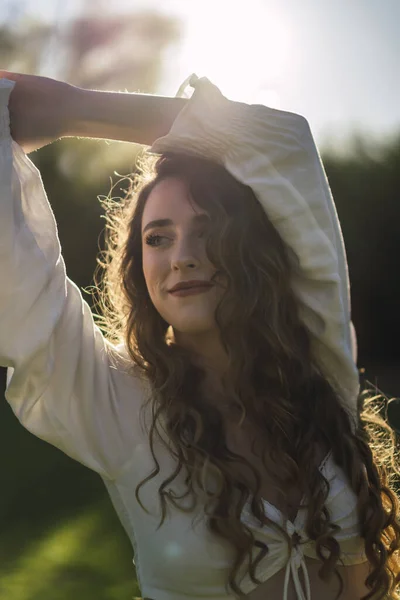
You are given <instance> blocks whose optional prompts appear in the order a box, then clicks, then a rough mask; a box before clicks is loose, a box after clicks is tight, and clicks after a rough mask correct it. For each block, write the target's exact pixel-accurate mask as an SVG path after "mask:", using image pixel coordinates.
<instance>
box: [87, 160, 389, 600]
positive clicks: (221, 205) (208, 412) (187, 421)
mask: <svg viewBox="0 0 400 600" xmlns="http://www.w3.org/2000/svg"><path fill="white" fill-rule="evenodd" d="M171 176H176V177H179V178H182V179H183V180H184V181H185V182H186V183H187V185H188V187H189V190H190V193H191V196H192V197H193V199H194V201H195V202H196V203H197V204H198V205H199V206H200V207H201V208H203V209H204V210H206V211H207V212H208V214H209V215H210V217H211V231H210V235H209V237H208V239H207V246H206V249H207V254H208V256H209V259H210V260H211V262H212V263H213V265H214V266H215V268H216V272H217V273H221V274H223V275H224V276H225V278H226V281H227V282H228V285H227V289H226V291H225V293H224V296H223V298H222V300H221V301H220V304H219V306H218V307H217V310H216V314H215V319H216V322H217V325H218V328H219V331H220V336H221V340H222V343H223V345H224V348H225V350H226V352H227V353H228V356H229V364H230V368H229V373H228V375H227V378H226V380H225V384H226V388H225V389H227V390H229V393H227V395H228V396H229V398H227V400H229V401H230V402H232V403H233V404H234V405H235V406H236V407H237V408H238V410H239V412H240V418H241V419H243V418H244V417H246V419H248V420H249V421H250V422H252V423H257V424H258V427H259V428H260V430H261V431H262V432H263V434H264V435H265V440H268V446H267V445H266V448H265V450H264V454H263V462H264V458H265V456H266V454H265V453H268V456H269V458H270V459H271V460H270V463H271V465H274V464H275V465H279V468H277V469H276V470H275V471H274V472H273V473H272V475H273V477H274V478H275V481H276V485H277V487H278V489H279V490H281V492H282V494H284V493H285V490H288V489H289V486H293V485H296V486H298V488H299V489H301V490H302V492H303V493H304V494H305V497H306V499H307V506H308V516H307V521H306V532H307V534H308V537H309V538H310V539H312V540H315V543H316V552H317V555H318V557H319V558H320V560H321V561H322V563H323V565H322V567H321V569H320V571H319V575H320V576H321V578H323V579H326V577H327V576H330V575H331V574H332V572H335V573H336V575H337V577H338V578H339V581H340V585H341V591H342V589H343V582H342V578H341V575H340V573H339V572H338V571H337V569H336V564H337V563H338V562H341V559H340V554H341V551H340V544H339V543H338V542H337V540H336V539H335V538H334V535H333V534H334V532H335V530H336V529H337V526H335V525H334V524H333V523H332V522H331V521H330V515H329V512H328V510H327V509H326V507H325V501H326V499H327V497H328V494H329V483H328V481H327V480H326V478H325V477H324V476H323V474H322V473H321V472H320V471H319V470H316V468H315V467H314V460H315V454H314V453H315V447H316V445H321V446H322V447H327V448H329V449H331V450H332V455H333V459H334V461H335V463H336V464H337V465H338V466H340V467H341V468H342V469H343V470H344V472H345V474H346V475H347V478H348V482H349V484H350V485H351V488H352V489H353V490H354V492H355V494H356V496H357V506H358V516H359V523H360V528H361V529H360V531H361V536H362V538H363V539H364V541H365V552H366V555H367V558H368V560H369V562H370V565H371V571H370V574H369V575H368V577H367V580H366V585H367V587H368V588H369V589H370V590H371V592H370V593H368V595H367V596H364V599H363V600H367V599H369V598H375V597H376V598H377V599H380V598H394V599H398V598H400V596H399V595H398V594H397V593H396V591H395V588H396V587H397V585H396V584H398V583H399V582H400V553H399V550H400V523H399V506H400V505H399V498H398V497H397V495H396V492H395V487H394V483H393V482H394V480H395V478H396V477H397V476H398V475H399V474H400V472H399V471H398V470H397V467H396V461H397V459H398V457H397V455H396V453H395V442H396V439H395V434H394V433H393V431H392V430H391V428H390V427H389V426H388V425H387V423H386V421H385V419H384V418H383V416H382V410H383V409H384V405H383V404H382V396H381V395H371V393H366V391H364V392H362V393H361V394H360V397H359V399H358V400H359V404H358V406H359V411H358V413H359V419H358V423H357V425H356V431H355V432H354V429H353V428H352V423H351V416H350V414H349V412H348V411H347V410H346V407H345V405H344V403H343V402H342V401H341V398H340V394H339V392H338V391H337V390H335V389H334V384H332V383H330V382H329V380H328V378H327V376H325V375H324V374H323V373H322V372H321V370H320V369H319V367H318V365H317V364H316V361H315V360H314V358H313V355H312V353H311V342H310V335H309V333H308V331H307V330H306V329H305V327H304V326H303V325H302V323H301V321H300V319H299V316H298V303H297V301H296V298H295V296H294V293H293V291H292V288H291V285H290V281H291V274H292V270H293V269H296V268H297V266H298V265H297V264H296V257H295V256H294V253H293V252H292V251H291V250H290V249H289V248H288V247H287V245H286V244H285V243H284V242H283V240H282V239H281V237H280V235H279V234H278V232H277V231H276V230H275V228H274V227H273V225H272V224H271V222H270V221H269V219H268V217H267V215H266V214H265V212H264V210H263V209H262V207H261V205H260V203H259V202H258V201H257V199H256V197H255V195H254V193H253V191H252V190H251V188H249V187H248V186H245V185H243V184H242V183H240V182H238V181H237V180H236V179H235V178H234V177H233V176H231V175H230V173H228V172H227V170H226V169H225V168H224V167H223V166H222V165H219V164H217V163H214V162H211V161H208V160H205V159H202V158H198V157H190V156H187V155H185V156H183V155H178V154H175V155H174V154H170V155H163V156H161V157H154V156H153V157H151V156H150V157H145V158H144V159H143V161H142V165H141V169H140V171H139V174H138V175H136V178H135V179H130V178H129V181H130V187H129V190H128V192H127V194H126V196H125V197H124V198H123V199H118V200H117V201H116V200H114V199H112V198H111V197H110V196H109V197H108V198H107V199H105V200H102V203H103V204H104V207H105V209H106V215H105V218H106V222H107V226H106V248H105V251H104V252H103V253H102V255H101V256H100V257H99V258H98V263H99V264H98V268H97V270H96V274H95V282H96V284H97V291H96V293H97V295H98V297H99V298H100V301H99V302H98V304H99V306H100V313H101V315H100V316H99V317H98V322H99V325H100V326H101V327H102V328H103V330H104V332H105V334H106V336H107V337H108V339H109V340H110V341H112V342H113V343H114V344H117V343H124V344H125V345H126V348H127V350H128V353H129V355H130V358H131V360H132V372H134V373H135V374H136V375H137V374H140V375H141V376H143V377H145V379H146V380H147V381H148V382H149V383H150V388H151V395H149V397H148V398H147V400H146V401H145V402H144V406H143V409H144V408H145V406H147V405H148V403H151V406H152V415H153V421H152V424H151V427H150V432H149V440H150V448H151V452H152V455H153V459H154V461H155V464H156V467H155V469H154V470H153V471H152V473H150V474H149V476H148V477H146V478H145V479H144V480H143V481H142V482H140V484H139V485H138V486H137V488H136V498H137V500H138V501H139V502H140V504H141V506H142V508H143V509H144V510H146V508H145V507H144V506H143V504H142V502H141V501H140V498H139V491H140V488H141V486H143V485H144V484H145V483H146V482H147V481H148V480H149V479H151V478H153V477H154V476H156V475H157V473H158V472H159V470H160V468H159V463H158V461H157V459H156V456H155V454H154V433H155V432H156V433H157V435H158V436H160V433H159V429H158V425H159V422H160V418H162V420H163V423H164V427H166V431H167V434H168V436H169V440H170V441H171V453H172V454H173V455H174V456H175V457H176V459H177V468H176V470H175V472H174V473H173V474H172V475H171V476H170V477H168V478H167V479H166V480H165V481H164V482H163V483H162V484H161V486H160V488H159V495H160V499H161V505H162V518H161V522H160V524H159V527H160V526H161V525H162V523H163V522H164V519H165V514H166V500H167V499H168V501H170V502H171V503H172V504H174V505H175V506H179V503H177V502H176V500H175V498H174V497H173V496H172V494H170V493H169V492H168V491H165V488H166V487H167V486H168V485H169V484H170V482H171V481H173V480H174V478H175V477H176V476H177V475H178V474H179V472H180V471H181V469H184V472H185V473H186V484H187V489H186V493H185V495H184V496H181V498H184V497H186V496H188V495H189V494H192V495H193V496H194V497H196V493H195V489H194V487H193V484H194V483H195V484H197V486H198V490H201V492H202V493H203V492H204V496H203V497H204V499H205V500H204V511H205V514H206V516H207V517H208V521H207V524H208V527H209V529H210V531H212V532H213V533H215V534H216V535H218V536H220V537H222V538H225V539H226V540H228V541H229V542H231V544H232V545H233V547H234V548H235V550H236V554H235V560H234V564H233V565H232V570H231V572H230V574H229V579H228V582H227V585H228V584H229V587H230V589H231V591H233V592H234V593H235V594H237V595H238V596H239V595H240V594H241V593H243V592H242V590H241V589H240V587H238V585H237V582H236V581H235V576H236V575H237V573H238V570H239V568H240V566H241V565H242V564H243V562H244V560H245V558H246V557H247V556H248V557H249V574H250V576H251V579H252V581H253V582H254V583H257V584H260V583H261V581H260V580H258V579H257V578H256V576H255V567H256V566H257V564H258V562H259V561H260V560H261V559H262V558H263V556H265V555H266V554H267V552H268V546H267V545H266V544H262V548H261V552H260V555H259V556H258V557H257V559H256V560H255V561H254V563H253V560H252V557H251V550H252V548H253V546H254V542H255V540H254V536H253V534H252V532H251V531H250V529H249V528H248V527H247V526H246V525H245V524H244V523H242V522H241V521H240V518H239V516H240V515H241V512H242V509H243V507H244V504H245V503H246V502H247V500H248V498H249V496H250V494H253V496H254V499H253V501H252V503H251V509H252V512H253V514H254V516H255V517H256V518H258V519H259V520H260V523H265V524H268V525H270V526H272V527H275V528H277V529H279V530H280V531H281V532H282V535H283V536H284V537H285V538H286V539H287V542H288V544H289V546H290V545H291V543H292V542H291V539H290V538H289V536H288V535H287V534H286V532H285V531H284V530H283V529H282V528H281V527H280V526H279V525H278V524H276V523H274V522H273V521H271V520H270V519H269V518H268V517H267V516H266V515H265V514H264V511H263V508H262V503H261V499H260V496H259V490H260V481H261V479H260V473H259V472H258V471H257V469H255V468H254V465H252V464H250V462H248V461H247V460H246V459H242V462H244V463H245V464H246V466H247V468H248V469H250V472H251V473H252V474H253V477H254V485H251V486H250V489H249V486H248V485H246V484H245V482H244V481H242V480H241V479H240V478H238V475H236V476H235V474H234V472H233V471H232V469H231V460H230V459H232V453H231V452H230V451H229V450H228V448H227V445H226V443H225V442H226V439H225V430H224V421H223V417H222V415H221V412H220V410H218V408H217V405H218V403H215V402H214V403H212V402H209V401H208V402H207V398H205V397H204V395H202V394H201V392H200V389H201V383H202V381H203V379H204V376H205V373H204V371H203V370H202V369H201V368H200V367H199V366H195V365H194V364H192V362H191V361H190V358H189V357H188V354H187V353H186V352H185V351H184V350H183V349H182V348H180V347H179V346H178V345H177V344H175V343H173V342H171V335H170V333H171V330H170V326H169V324H168V323H167V322H166V321H165V320H164V319H163V318H162V317H161V316H160V314H159V313H158V312H157V310H156V309H155V307H154V306H153V304H152V302H151V300H150V297H149V294H148V291H147V287H146V283H145V279H144V275H143V270H142V239H141V221H142V215H143V210H144V206H145V203H146V200H147V198H148V196H149V194H150V192H151V190H152V189H153V188H154V186H155V185H156V184H157V183H158V182H159V181H160V180H162V179H164V178H166V177H171ZM188 399H190V400H188ZM384 400H385V399H384ZM160 437H161V436H160ZM234 456H235V458H236V459H238V460H239V457H238V456H237V455H234ZM264 464H265V463H264ZM210 472H213V474H214V475H216V477H217V481H218V482H219V485H218V486H217V491H216V492H214V493H211V492H210V490H207V489H205V483H204V482H205V481H206V474H207V473H210ZM396 481H397V480H396ZM238 491H239V494H237V492H238ZM234 492H236V494H235V493H234ZM195 502H196V503H197V500H196V498H195ZM182 510H183V508H182ZM256 545H257V544H256ZM258 547H259V544H258ZM323 550H324V551H325V553H326V551H327V552H328V557H326V556H325V557H324V554H323V552H322V551H323ZM341 591H340V592H339V595H338V596H337V597H339V596H340V594H341ZM374 594H378V595H377V596H374ZM389 594H392V595H389Z"/></svg>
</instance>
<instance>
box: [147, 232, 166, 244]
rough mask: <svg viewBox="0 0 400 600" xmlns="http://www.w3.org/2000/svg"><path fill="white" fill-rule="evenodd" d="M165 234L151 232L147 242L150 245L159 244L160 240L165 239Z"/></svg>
mask: <svg viewBox="0 0 400 600" xmlns="http://www.w3.org/2000/svg"><path fill="white" fill-rule="evenodd" d="M164 237H165V236H162V235H158V234H156V233H149V234H148V235H147V236H146V237H145V242H146V244H147V245H148V246H159V245H160V242H161V241H162V240H163V239H164Z"/></svg>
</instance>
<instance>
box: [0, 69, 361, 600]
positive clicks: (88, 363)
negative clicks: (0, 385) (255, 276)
mask: <svg viewBox="0 0 400 600" xmlns="http://www.w3.org/2000/svg"><path fill="white" fill-rule="evenodd" d="M12 85H13V84H12V83H11V82H9V81H7V80H4V79H3V80H0V271H1V279H2V282H3V283H2V286H0V365H2V366H5V367H8V371H7V391H6V398H7V401H8V402H9V403H10V405H11V407H12V410H13V411H14V413H15V415H16V416H17V418H18V419H19V421H20V422H21V423H22V425H23V426H24V427H25V428H26V429H28V430H29V431H30V432H32V433H33V434H34V435H36V436H38V437H39V438H41V439H43V440H45V441H47V442H49V443H50V444H53V445H54V446H56V447H57V448H59V449H61V450H62V451H63V452H65V453H66V454H67V455H69V456H70V457H72V458H73V459H75V460H77V461H79V462H80V463H82V464H84V465H86V466H87V467H89V468H90V469H92V470H94V471H95V472H97V473H98V474H99V475H100V476H101V477H102V479H103V480H104V482H105V484H106V487H107V489H108V492H109V494H110V497H111V500H112V502H113V504H114V507H115V510H116V512H117V514H118V516H119V518H120V520H121V523H122V525H123V526H124V528H125V530H126V532H127V534H128V536H129V538H130V540H131V543H132V547H133V552H134V563H135V566H136V570H137V576H138V580H139V585H140V587H141V592H142V595H143V596H145V597H148V598H152V599H154V600H189V599H191V598H205V599H208V600H233V599H234V595H232V594H229V593H228V592H227V590H226V588H225V585H226V581H227V576H228V573H229V572H230V570H231V561H232V557H233V551H232V548H231V547H230V546H228V545H227V544H225V543H224V542H223V541H221V540H220V539H217V538H215V537H214V536H213V535H212V534H211V533H210V532H209V531H208V529H207V528H206V525H205V522H204V520H202V519H199V520H197V519H196V524H195V526H193V527H192V518H193V514H187V513H185V512H183V511H179V510H178V509H175V508H172V507H171V506H170V505H169V504H167V508H168V512H167V518H166V521H165V522H164V524H163V526H162V527H160V528H159V529H158V530H157V526H158V523H159V518H160V504H159V496H158V493H157V490H158V488H159V486H160V483H161V482H162V481H163V480H164V479H165V478H166V476H167V475H169V474H170V473H171V472H172V470H173V469H174V467H175V465H174V461H173V458H172V457H171V455H169V453H166V451H165V448H164V447H163V446H162V444H161V443H159V445H158V446H157V444H156V445H155V451H156V455H157V459H158V461H159V463H160V467H161V473H159V475H158V476H156V477H154V478H153V479H151V480H150V481H149V482H148V483H147V484H145V485H144V486H143V487H142V488H141V491H140V498H141V500H142V502H143V504H144V505H145V506H146V508H147V509H148V511H149V513H150V514H147V513H145V512H144V511H143V510H142V508H141V507H140V505H139V504H138V502H137V501H136V498H135V488H136V486H137V484H138V483H139V482H140V481H141V480H143V479H144V478H145V477H146V476H147V475H148V474H149V473H150V472H151V471H152V469H153V467H154V462H153V458H152V456H151V453H150V448H149V445H148V439H147V435H146V434H145V431H144V429H143V428H142V426H141V423H140V419H139V411H140V407H141V405H142V402H143V398H144V395H145V393H146V389H145V387H144V384H143V383H142V382H141V381H140V380H139V379H135V378H133V377H132V376H131V375H129V374H128V373H127V371H126V369H125V367H126V357H125V356H124V354H123V351H122V349H115V348H112V347H111V346H110V344H109V343H108V342H107V341H106V340H105V339H104V337H103V335H102V333H101V331H100V329H99V328H98V327H97V326H96V325H95V323H94V321H93V316H92V314H91V311H90V309H89V306H88V304H87V303H86V302H85V301H84V300H83V298H82V295H81V293H80V290H79V289H78V288H77V286H76V285H75V284H74V283H73V282H72V281H70V280H69V279H68V277H67V276H66V271H65V265H64V260H63V257H62V255H61V249H60V243H59V239H58V235H57V228H56V223H55V219H54V216H53V212H52V210H51V207H50V205H49V203H48V200H47V197H46V193H45V191H44V188H43V184H42V181H41V177H40V174H39V172H38V170H37V169H36V167H35V166H34V165H33V163H32V162H31V161H30V160H29V158H28V157H27V156H26V155H25V154H24V152H23V151H22V149H21V148H20V147H19V146H18V145H17V144H16V143H15V142H14V141H13V140H12V139H11V137H10V132H9V115H8V108H7V106H8V97H9V93H10V90H11V89H12ZM147 419H148V416H146V420H147ZM147 424H149V421H147ZM320 469H321V470H322V471H323V473H324V474H325V477H326V478H327V479H328V481H329V482H330V486H331V490H330V494H329V498H328V502H327V508H328V510H329V511H330V513H331V515H332V519H333V521H334V522H335V523H337V524H338V525H340V527H341V529H340V531H339V533H337V534H336V536H335V537H336V538H337V539H338V541H339V542H340V544H341V547H342V550H343V555H342V560H343V562H344V564H355V563H361V562H364V561H365V560H366V557H365V554H364V544H363V540H362V539H361V538H360V537H359V527H358V523H357V516H356V509H355V507H356V498H355V495H354V493H353V492H352V490H351V489H350V487H349V485H348V483H347V481H346V477H345V474H344V473H343V471H342V470H341V469H340V468H338V467H337V466H336V465H335V464H334V462H333V460H332V457H331V455H330V454H329V455H328V456H327V457H326V459H325V461H324V462H323V463H322V464H321V466H320ZM182 485H183V476H182V478H180V477H179V476H178V478H177V479H175V480H174V482H173V484H172V486H171V488H172V489H174V491H179V489H181V488H180V486H182ZM265 508H266V512H267V515H268V516H269V517H271V518H272V519H274V520H276V521H278V522H281V524H282V523H283V519H282V515H281V514H280V512H279V511H278V510H277V509H276V508H274V507H273V506H272V505H270V504H268V503H267V502H266V503H265ZM200 516H201V515H200ZM242 518H243V520H244V521H245V522H246V523H247V524H248V525H249V526H250V527H252V528H253V530H254V534H255V536H256V538H257V539H260V540H263V541H265V542H266V543H267V544H268V546H269V550H270V551H269V553H268V556H267V557H265V559H263V561H262V562H261V563H260V565H259V568H258V569H257V570H256V575H257V577H258V578H259V579H261V580H262V581H263V582H265V581H267V580H268V579H269V578H270V577H272V576H273V575H274V574H275V573H277V572H278V571H279V570H281V569H285V570H286V579H285V584H284V589H283V590H282V598H284V599H285V598H286V597H287V589H288V585H289V579H290V578H292V579H293V581H294V584H295V588H296V591H297V598H298V599H299V600H302V599H306V600H310V598H311V597H312V590H310V589H309V586H308V584H307V583H306V587H305V589H303V587H302V585H301V583H300V579H299V569H302V570H303V571H304V576H305V581H306V582H307V581H308V579H307V569H306V566H305V562H304V556H309V557H312V558H317V556H316V554H315V549H314V546H313V543H312V542H310V541H307V539H306V535H305V532H304V522H305V509H304V508H300V510H299V512H298V515H297V517H296V519H295V520H294V522H293V523H291V522H288V523H287V524H286V525H285V524H284V523H283V525H284V526H286V527H287V531H288V532H289V533H290V534H292V533H294V532H295V531H296V532H298V534H299V535H300V536H301V538H302V540H303V542H304V543H302V544H300V545H299V546H297V548H295V549H293V551H292V554H291V555H290V556H288V554H287V552H288V550H287V544H286V541H285V540H284V539H282V536H279V535H278V534H277V533H276V532H275V531H274V530H272V529H271V528H267V527H262V528H260V526H259V524H258V523H257V522H255V521H254V518H253V517H252V515H251V514H250V511H249V509H248V507H245V509H244V511H243V514H242ZM257 552H258V551H257ZM240 585H241V587H242V589H243V590H244V591H245V593H249V592H251V591H252V590H253V589H255V587H256V586H255V584H254V583H253V582H252V581H251V579H250V578H249V576H248V574H246V572H245V571H244V572H243V577H242V580H241V583H240ZM313 600H314V599H313Z"/></svg>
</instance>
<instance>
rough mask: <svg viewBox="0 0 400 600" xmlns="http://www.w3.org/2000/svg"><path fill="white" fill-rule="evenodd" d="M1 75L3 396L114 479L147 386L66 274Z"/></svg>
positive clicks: (35, 429) (128, 450) (21, 415)
mask: <svg viewBox="0 0 400 600" xmlns="http://www.w3.org/2000/svg"><path fill="white" fill-rule="evenodd" d="M13 85H14V84H13V82H10V81H8V80H6V79H0V365H1V366H5V367H8V370H7V389H6V399H7V401H8V402H9V404H10V405H11V408H12V410H13V412H14V414H15V415H16V417H17V418H18V420H19V421H20V422H21V423H22V425H23V426H24V427H25V428H26V429H28V430H29V431H30V432H31V433H33V434H34V435H36V436H38V437H40V438H41V439H43V440H45V441H47V442H49V443H50V444H53V445H54V446H56V447H58V448H60V449H61V450H62V451H63V452H65V453H66V454H67V455H69V456H71V457H72V458H74V459H75V460H77V461H79V462H81V463H82V464H84V465H86V466H87V467H89V468H90V469H92V470H94V471H96V472H97V473H99V474H100V475H101V476H102V477H104V478H106V479H114V478H115V477H116V476H117V473H118V471H119V469H121V468H122V467H123V466H124V464H125V462H126V461H127V460H129V459H130V457H131V456H132V454H133V452H134V447H135V444H136V443H137V442H138V438H137V436H138V435H139V427H138V421H139V410H140V405H141V400H142V399H143V386H142V384H141V383H140V382H139V380H138V379H137V378H134V377H132V376H131V375H128V373H127V371H126V370H125V369H124V368H123V365H125V366H126V362H123V361H122V360H121V362H119V359H118V356H119V354H118V353H116V352H115V348H114V347H112V346H111V344H109V343H108V342H107V341H106V340H105V338H104V336H103V335H102V333H101V330H100V329H99V328H98V327H97V326H96V325H95V323H94V321H93V316H92V313H91V311H90V308H89V306H88V304H87V303H86V302H84V300H83V298H82V296H81V293H80V291H79V289H78V287H77V286H76V285H75V284H74V283H73V282H72V281H70V280H69V279H68V278H67V276H66V271H65V264H64V260H63V257H62V255H61V248H60V243H59V239H58V234H57V226H56V222H55V219H54V215H53V212H52V210H51V207H50V205H49V202H48V200H47V197H46V193H45V191H44V188H43V184H42V180H41V177H40V173H39V171H38V170H37V168H36V167H35V166H34V165H33V163H32V162H31V161H30V160H29V158H28V157H27V156H26V155H25V153H24V152H23V150H22V149H21V147H20V146H19V145H18V144H16V143H15V142H14V141H13V140H12V138H11V136H10V129H9V113H8V98H9V95H10V92H11V90H12V88H13Z"/></svg>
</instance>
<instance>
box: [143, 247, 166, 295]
mask: <svg viewBox="0 0 400 600" xmlns="http://www.w3.org/2000/svg"><path fill="white" fill-rule="evenodd" d="M142 268H143V275H144V279H145V281H146V285H147V289H148V291H149V294H150V296H153V295H154V294H155V293H157V290H159V289H160V286H161V285H162V282H163V280H164V279H165V276H166V269H167V265H166V261H165V259H164V260H163V258H162V257H161V256H159V255H157V254H156V253H150V252H143V260H142Z"/></svg>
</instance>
